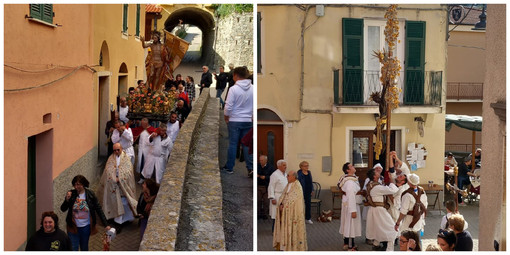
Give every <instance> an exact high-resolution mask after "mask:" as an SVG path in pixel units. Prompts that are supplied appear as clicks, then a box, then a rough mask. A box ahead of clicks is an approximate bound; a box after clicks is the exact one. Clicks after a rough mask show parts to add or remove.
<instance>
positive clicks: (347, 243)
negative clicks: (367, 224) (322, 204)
mask: <svg viewBox="0 0 510 255" xmlns="http://www.w3.org/2000/svg"><path fill="white" fill-rule="evenodd" d="M342 170H343V171H344V173H345V174H344V175H342V177H340V180H339V181H338V184H337V186H338V188H339V189H340V190H341V192H342V214H341V216H340V230H339V232H340V234H341V235H343V237H344V247H343V248H344V250H350V251H357V250H358V248H357V247H356V246H355V244H354V238H355V237H357V236H361V215H360V207H359V205H360V204H361V203H362V197H361V195H360V193H359V191H360V189H361V188H360V186H359V180H358V176H356V168H354V166H353V165H352V164H351V163H349V162H347V163H345V164H344V165H343V167H342Z"/></svg>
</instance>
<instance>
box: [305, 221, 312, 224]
mask: <svg viewBox="0 0 510 255" xmlns="http://www.w3.org/2000/svg"><path fill="white" fill-rule="evenodd" d="M305 222H306V223H307V224H313V222H312V220H306V221H305Z"/></svg>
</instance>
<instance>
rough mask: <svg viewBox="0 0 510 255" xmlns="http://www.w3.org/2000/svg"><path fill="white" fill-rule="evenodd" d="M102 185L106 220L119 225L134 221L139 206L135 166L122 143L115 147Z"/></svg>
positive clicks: (107, 163) (101, 196) (101, 193)
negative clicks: (134, 172)
mask: <svg viewBox="0 0 510 255" xmlns="http://www.w3.org/2000/svg"><path fill="white" fill-rule="evenodd" d="M100 184H101V188H100V190H99V192H100V195H99V197H100V198H102V206H103V211H104V214H105V216H106V218H107V219H112V218H113V219H114V221H115V222H116V223H117V224H122V223H124V222H126V221H133V220H134V219H135V218H134V215H136V214H137V213H136V206H137V205H138V201H137V197H136V195H135V192H136V186H135V177H134V175H133V164H131V160H130V158H129V156H128V155H127V154H126V153H125V152H124V151H122V146H121V145H120V143H116V144H114V145H113V154H112V155H110V157H109V158H108V161H107V162H106V166H105V168H104V172H103V176H102V177H101V182H100Z"/></svg>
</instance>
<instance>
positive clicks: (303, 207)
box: [257, 151, 473, 251]
mask: <svg viewBox="0 0 510 255" xmlns="http://www.w3.org/2000/svg"><path fill="white" fill-rule="evenodd" d="M390 157H391V160H390V165H389V170H388V171H385V170H384V169H383V167H382V166H381V164H376V165H375V166H374V167H373V168H372V169H370V170H369V171H368V173H367V177H368V178H367V179H366V180H365V181H364V182H360V180H359V178H358V176H356V168H355V167H354V166H353V165H352V164H351V163H349V162H346V163H345V164H344V165H343V167H342V170H343V173H344V174H343V175H342V176H341V177H340V179H339V181H338V184H337V186H338V188H339V190H340V192H341V194H342V207H341V215H340V229H339V233H340V234H341V235H342V236H343V243H344V245H343V249H344V250H349V251H357V250H358V247H357V246H356V244H355V242H354V239H355V238H356V237H361V236H362V220H364V221H366V229H365V231H364V232H365V242H366V243H368V244H371V245H372V246H373V248H372V249H373V250H384V251H393V250H394V246H396V245H399V249H400V250H401V251H420V250H422V246H421V240H420V238H421V237H422V236H423V235H424V229H425V228H424V227H425V218H426V215H427V206H428V202H427V195H426V193H425V191H424V189H423V188H422V187H421V186H420V185H419V184H420V177H419V176H418V175H416V174H411V173H410V170H409V167H408V166H407V165H406V164H405V163H404V162H402V161H401V160H400V159H399V158H398V156H397V153H396V152H394V151H392V152H390ZM276 165H277V168H276V169H274V168H273V167H272V166H271V164H270V163H268V162H267V156H265V155H261V156H260V158H259V164H258V173H257V178H258V179H257V185H258V187H257V191H258V192H257V199H258V201H257V205H258V215H259V218H263V219H267V218H268V217H271V219H272V220H273V227H272V232H273V248H274V249H276V250H288V251H291V250H294V251H295V250H306V249H307V239H306V223H308V224H312V223H313V222H312V221H311V216H310V203H309V202H307V200H308V199H309V198H310V196H311V195H312V192H313V185H310V184H311V183H313V180H312V174H311V171H310V170H309V164H308V162H306V161H303V162H301V163H300V164H299V168H300V169H299V171H288V172H287V162H286V161H285V160H278V161H277V164H276ZM295 180H299V181H298V182H295ZM360 183H364V185H361V184H360ZM362 205H363V210H362V209H361V207H362ZM446 208H447V214H446V215H445V216H444V217H443V218H442V222H441V225H440V226H438V228H439V231H438V234H437V244H434V245H429V246H428V247H426V248H425V249H426V250H430V251H433V250H443V251H472V250H473V240H472V237H471V234H470V233H469V231H467V230H466V229H467V227H468V224H467V222H466V221H465V220H464V218H463V216H462V215H461V214H460V213H459V212H458V210H457V209H456V204H455V201H453V200H450V201H447V202H446Z"/></svg>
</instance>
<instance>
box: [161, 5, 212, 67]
mask: <svg viewBox="0 0 510 255" xmlns="http://www.w3.org/2000/svg"><path fill="white" fill-rule="evenodd" d="M180 20H182V22H183V24H190V25H193V26H196V27H198V28H199V29H200V30H202V56H201V59H200V62H201V63H202V64H206V65H207V64H209V63H210V61H211V59H212V57H213V55H214V51H213V45H214V27H215V21H214V17H213V15H212V14H211V13H210V12H207V11H205V10H203V9H200V8H197V7H186V8H182V9H178V10H176V11H174V12H172V13H171V14H170V16H168V18H167V20H166V21H165V29H166V30H167V31H172V29H174V28H175V27H176V26H177V25H179V22H180Z"/></svg>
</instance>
